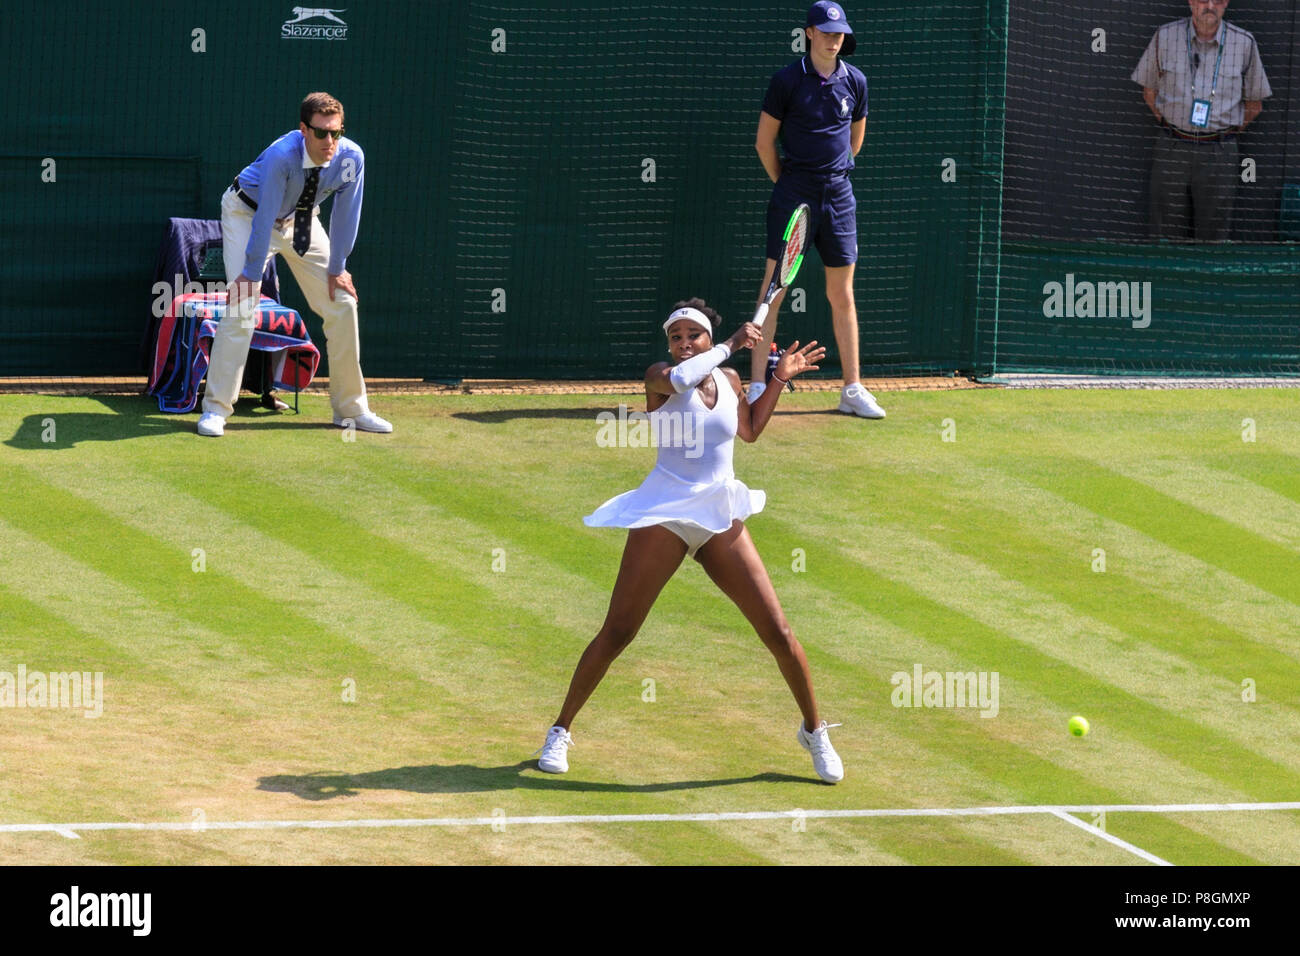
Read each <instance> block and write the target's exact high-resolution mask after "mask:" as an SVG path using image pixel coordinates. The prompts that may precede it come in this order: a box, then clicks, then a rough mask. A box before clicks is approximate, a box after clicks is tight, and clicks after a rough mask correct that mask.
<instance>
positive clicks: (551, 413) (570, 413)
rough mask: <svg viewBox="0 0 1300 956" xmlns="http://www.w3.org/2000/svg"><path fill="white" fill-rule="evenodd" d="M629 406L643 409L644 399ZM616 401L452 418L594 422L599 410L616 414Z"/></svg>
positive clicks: (489, 422)
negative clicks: (608, 403) (544, 419)
mask: <svg viewBox="0 0 1300 956" xmlns="http://www.w3.org/2000/svg"><path fill="white" fill-rule="evenodd" d="M629 407H630V408H632V409H635V410H639V411H645V401H644V400H642V401H641V402H640V404H637V405H629ZM617 409H618V403H617V402H616V403H614V404H613V405H591V406H589V407H587V408H498V409H496V410H495V411H491V412H453V413H452V415H451V417H452V418H459V419H461V420H462V421H466V422H477V423H478V424H480V425H500V424H502V423H504V422H512V421H516V420H517V419H522V418H556V419H570V420H573V421H588V422H595V421H596V416H597V415H599V414H600V413H601V412H615V414H617V411H616V410H617Z"/></svg>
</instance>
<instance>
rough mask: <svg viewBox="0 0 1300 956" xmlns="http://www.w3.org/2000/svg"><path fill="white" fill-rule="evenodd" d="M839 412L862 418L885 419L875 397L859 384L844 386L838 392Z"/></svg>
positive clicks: (883, 411) (883, 412)
mask: <svg viewBox="0 0 1300 956" xmlns="http://www.w3.org/2000/svg"><path fill="white" fill-rule="evenodd" d="M839 410H840V411H841V412H849V413H850V414H852V415H861V416H862V417H863V418H884V417H885V410H884V409H883V408H881V407H880V406H879V405H878V404H876V397H875V396H874V395H872V394H871V393H870V392H868V391H867V390H866V389H865V388H863V387H862V384H861V383H860V382H854V383H853V384H852V385H845V386H844V388H842V389H841V390H840V407H839Z"/></svg>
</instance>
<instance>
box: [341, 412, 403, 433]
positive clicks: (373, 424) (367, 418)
mask: <svg viewBox="0 0 1300 956" xmlns="http://www.w3.org/2000/svg"><path fill="white" fill-rule="evenodd" d="M348 422H352V424H353V425H354V426H355V427H356V430H357V431H359V432H379V433H380V434H384V435H386V434H388V433H389V432H391V431H392V430H393V426H392V423H391V422H388V421H385V420H384V419H382V418H380V417H379V416H378V415H376V414H375V413H374V412H362V413H361V414H360V415H352V416H347V417H345V416H342V415H335V416H334V424H335V425H338V426H339V427H340V428H347V427H348V425H347V423H348Z"/></svg>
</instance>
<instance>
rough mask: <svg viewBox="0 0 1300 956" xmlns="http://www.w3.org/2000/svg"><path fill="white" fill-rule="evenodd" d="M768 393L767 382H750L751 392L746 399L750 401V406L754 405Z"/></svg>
mask: <svg viewBox="0 0 1300 956" xmlns="http://www.w3.org/2000/svg"><path fill="white" fill-rule="evenodd" d="M766 391H767V383H766V382H750V383H749V392H748V393H747V394H746V396H745V397H746V398H747V399H748V400H749V404H751V405H753V404H754V403H755V402H756V401H758V399H759V396H761V395H762V394H763V393H764V392H766Z"/></svg>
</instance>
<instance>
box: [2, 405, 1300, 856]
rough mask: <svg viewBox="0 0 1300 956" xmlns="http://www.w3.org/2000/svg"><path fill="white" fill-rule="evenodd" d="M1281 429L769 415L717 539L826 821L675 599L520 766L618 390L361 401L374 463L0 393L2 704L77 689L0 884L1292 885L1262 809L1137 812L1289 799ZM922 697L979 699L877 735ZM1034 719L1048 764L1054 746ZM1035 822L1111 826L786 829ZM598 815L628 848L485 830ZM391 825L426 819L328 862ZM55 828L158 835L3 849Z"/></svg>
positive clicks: (765, 722) (53, 729) (579, 629)
mask: <svg viewBox="0 0 1300 956" xmlns="http://www.w3.org/2000/svg"><path fill="white" fill-rule="evenodd" d="M1295 399H1296V393H1295V392H1294V390H1284V389H1277V390H1268V389H1258V390H1223V391H1218V390H1215V391H1154V392H1152V391H1095V392H1093V391H1032V392H1023V391H1005V390H971V391H952V392H944V393H934V392H928V393H897V394H895V395H890V396H889V401H888V402H887V403H886V404H887V407H888V409H889V418H888V419H886V420H885V421H883V422H879V423H870V422H864V421H860V420H851V419H848V418H846V417H843V416H838V415H835V414H833V413H830V412H828V411H826V409H827V408H828V407H829V406H831V405H832V404H833V401H832V399H831V397H830V396H829V395H825V394H810V393H808V392H802V393H799V394H795V395H789V396H786V397H785V398H784V399H783V400H782V405H781V408H780V410H779V412H778V414H777V416H776V418H775V419H774V420H773V422H772V424H771V425H770V426H769V428H768V431H767V432H766V433H765V434H764V436H763V438H762V440H761V441H760V442H758V443H757V444H756V445H753V446H739V447H738V448H737V451H736V473H737V476H738V477H739V478H740V479H741V480H743V481H745V482H746V483H747V484H749V485H750V486H751V487H753V488H761V489H764V490H765V491H766V492H767V493H768V505H767V510H766V511H765V512H763V513H762V514H760V515H757V516H755V517H754V518H753V519H751V521H750V522H749V525H750V529H751V531H752V533H753V536H754V539H755V541H756V543H757V545H758V548H759V550H760V552H761V553H762V554H763V556H764V559H765V561H766V563H767V565H768V568H769V572H770V574H771V576H772V579H773V582H774V584H775V586H776V589H777V592H778V593H779V594H780V596H781V598H782V602H783V604H784V606H785V609H786V612H787V615H788V616H789V618H790V620H791V623H792V624H793V626H794V629H795V632H796V634H797V635H798V636H799V638H800V640H801V641H802V642H803V643H804V646H805V647H806V649H807V651H808V655H809V660H810V663H811V665H812V668H813V677H814V680H815V681H816V686H817V692H818V696H819V700H820V703H821V706H822V711H823V713H824V715H825V716H826V717H827V718H828V719H829V720H831V721H832V722H842V723H843V725H844V726H843V727H841V728H839V729H838V730H836V731H834V732H833V734H834V740H835V744H836V747H837V749H838V750H839V753H840V754H841V756H842V757H843V759H844V763H845V769H846V778H845V780H844V782H843V783H842V784H840V785H839V786H836V787H828V786H824V785H821V784H820V783H818V782H816V779H815V776H814V774H813V771H812V766H811V763H810V761H809V760H808V756H807V754H806V753H805V752H804V751H803V750H801V749H800V748H799V746H798V745H797V744H796V742H795V740H794V730H795V725H796V723H797V721H798V715H797V711H796V710H795V708H794V705H793V702H792V701H791V700H790V698H789V694H788V692H787V691H786V689H785V686H784V684H783V683H782V681H781V678H780V675H779V673H778V672H777V669H776V667H775V665H774V663H773V662H772V660H771V659H770V657H768V655H767V653H766V651H764V650H763V648H762V645H761V644H760V643H759V641H758V639H757V638H756V637H755V636H754V635H753V634H752V633H751V632H750V631H749V630H748V627H747V625H746V624H745V623H744V621H743V619H742V618H741V617H740V614H739V612H737V611H736V610H735V609H734V608H733V607H732V606H731V605H730V604H729V603H727V602H726V600H725V598H723V597H722V596H721V595H720V594H718V593H717V592H716V590H715V589H714V587H713V585H712V584H711V583H710V582H709V581H708V580H707V578H706V577H705V576H704V574H703V572H702V571H701V570H700V569H699V567H698V566H696V565H694V563H693V562H687V564H686V565H684V566H683V568H682V569H681V571H679V572H678V575H677V577H676V578H675V579H674V580H673V581H672V582H671V583H670V584H669V586H668V588H667V589H666V590H665V592H664V594H663V595H662V597H661V598H660V600H659V602H658V604H657V605H656V607H655V610H654V611H653V612H652V613H651V616H650V618H649V620H648V622H647V624H646V627H645V629H644V630H643V632H642V634H641V636H640V637H639V638H638V639H637V641H636V642H634V643H633V644H632V646H631V647H630V648H629V650H628V651H627V652H626V653H625V654H624V656H623V657H622V658H621V659H620V660H619V661H618V662H617V663H616V664H615V665H614V667H613V668H612V669H611V671H610V673H609V676H608V677H607V678H606V680H605V682H604V683H603V684H602V685H601V687H600V688H599V690H598V691H597V692H596V694H595V696H594V697H593V698H592V700H591V703H590V704H589V705H588V707H587V708H586V709H585V710H584V711H583V713H582V714H581V715H580V717H579V720H578V722H577V723H575V725H574V728H573V729H574V736H575V739H576V741H577V747H576V749H575V750H574V751H573V752H572V753H571V755H570V760H571V765H572V770H571V771H570V773H569V774H568V775H566V776H563V777H552V776H548V775H545V774H542V773H540V772H539V771H537V770H536V769H535V767H534V764H533V761H532V759H531V757H530V755H531V754H532V753H533V751H535V750H536V749H537V748H538V747H539V746H540V745H541V742H542V737H543V734H544V732H545V730H546V728H547V726H549V722H550V721H551V719H552V718H553V717H554V716H555V711H556V709H557V708H558V706H559V703H560V700H561V698H562V696H563V693H564V690H565V687H566V686H567V682H568V679H569V676H570V674H571V672H572V668H573V665H574V662H575V661H576V659H577V656H578V654H579V653H580V652H581V650H582V648H583V647H584V646H585V644H586V642H587V641H588V640H590V638H591V636H592V635H593V634H594V633H595V630H596V628H597V627H598V626H599V624H600V621H601V618H602V616H603V613H604V610H605V606H606V602H607V600H608V596H609V589H610V587H611V585H612V583H613V580H614V575H615V572H616V570H617V567H618V561H619V556H620V554H621V551H622V547H623V541H624V534H623V533H621V532H615V531H608V530H595V529H588V528H585V527H584V526H583V525H582V521H581V518H582V516H583V515H584V514H587V513H589V512H590V511H591V510H592V509H593V508H594V507H595V506H596V505H598V504H600V503H601V502H602V501H604V500H605V499H606V498H608V497H610V496H612V495H614V494H616V493H618V492H620V491H625V490H627V489H629V488H632V487H635V486H636V485H637V484H638V483H639V482H640V481H641V479H642V478H643V477H644V475H645V473H646V472H647V471H648V470H649V468H650V466H651V464H652V462H653V454H654V453H653V451H652V450H649V449H627V448H622V449H620V448H603V447H599V446H598V445H597V443H596V433H597V427H598V426H597V422H596V415H597V413H598V412H601V411H608V410H614V409H616V408H617V405H618V403H619V402H620V401H625V400H627V398H626V397H600V396H591V395H568V396H566V395H541V396H521V395H505V396H489V397H437V398H430V397H424V396H401V397H380V398H377V399H376V400H375V408H376V410H377V411H379V412H380V413H381V414H383V415H385V417H388V418H389V419H391V420H392V421H393V423H394V425H395V427H396V432H395V434H393V435H390V436H378V435H369V434H358V435H356V436H355V437H356V440H355V441H354V442H347V441H344V440H343V433H342V432H340V431H339V430H337V429H331V428H329V427H327V425H326V424H325V423H326V422H327V420H328V415H329V412H328V404H327V401H326V399H325V398H324V397H322V396H306V397H305V398H304V399H303V415H302V416H301V417H295V416H293V415H291V414H290V415H280V416H272V415H265V414H262V413H258V412H251V411H247V410H245V407H244V406H241V409H240V413H238V414H237V415H236V416H235V417H234V418H232V419H231V421H230V426H229V428H228V429H227V433H226V436H225V437H224V438H222V439H220V440H215V441H214V440H203V439H200V438H198V437H197V436H196V435H195V434H194V431H193V429H194V416H192V415H191V416H175V417H171V416H164V415H161V414H158V413H156V412H152V411H151V410H150V409H151V405H150V403H149V402H148V401H147V400H145V399H142V398H86V397H81V398H75V397H45V396H34V395H22V396H3V397H0V487H2V488H3V490H4V499H3V500H4V503H3V507H2V508H0V672H8V673H10V674H14V673H16V672H17V671H18V669H19V667H20V666H21V667H23V668H25V670H26V671H27V672H28V673H31V672H44V673H47V674H53V673H61V672H70V671H79V672H102V674H103V700H102V716H99V717H97V718H87V717H85V716H83V711H82V710H80V709H73V708H53V707H44V708H40V707H35V708H18V707H6V708H4V709H2V710H0V721H3V728H4V731H5V732H4V733H3V734H0V767H3V769H4V771H5V772H4V773H3V774H0V805H3V807H4V809H3V811H2V812H0V847H2V848H3V850H4V853H5V854H6V857H7V859H10V860H12V861H21V862H30V863H92V862H107V863H128V864H131V863H146V864H147V863H183V862H198V863H244V862H250V863H283V862H301V863H365V862H384V863H435V862H449V863H450V862H457V863H469V862H505V863H537V862H589V863H623V862H647V863H690V862H712V863H770V862H787V863H923V864H938V863H948V864H967V863H970V864H982V863H1029V864H1035V863H1036V864H1046V863H1063V862H1070V863H1084V864H1093V863H1095V864H1114V863H1120V864H1126V863H1134V864H1144V863H1145V860H1144V859H1143V858H1142V857H1141V856H1139V855H1138V854H1137V853H1135V852H1134V849H1138V850H1141V851H1144V852H1145V853H1147V854H1150V855H1153V856H1154V857H1157V858H1159V859H1162V860H1165V861H1169V862H1172V863H1175V864H1245V863H1291V864H1295V863H1300V813H1298V812H1297V811H1296V810H1295V809H1282V810H1255V811H1248V810H1240V811H1231V810H1219V811H1214V812H1206V811H1200V810H1198V811H1190V810H1186V809H1183V810H1178V811H1168V810H1159V809H1157V808H1159V807H1163V806H1166V805H1180V806H1185V805H1189V804H1211V805H1223V804H1254V803H1269V802H1277V801H1291V800H1295V799H1296V794H1297V793H1300V719H1298V718H1300V677H1298V668H1297V658H1298V657H1300V651H1298V650H1297V641H1296V636H1297V634H1298V633H1300V421H1298V420H1297V417H1296V415H1295ZM634 401H635V400H634ZM945 420H947V421H945ZM1247 420H1249V421H1247ZM945 436H946V437H949V438H953V439H955V440H951V441H948V440H945ZM47 437H49V438H53V441H44V440H43V438H47ZM1244 437H1245V438H1253V440H1250V441H1247V440H1243V438H1244ZM738 444H739V443H738ZM1102 552H1104V554H1103V553H1102ZM1103 561H1104V570H1101V567H1102V562H1103ZM796 566H801V567H802V570H795V567H796ZM918 665H919V666H920V667H921V669H922V671H924V672H929V671H936V672H941V673H946V672H949V671H951V672H963V673H964V672H979V673H984V674H986V675H992V674H996V675H997V677H998V684H997V687H998V699H997V707H996V715H995V716H989V717H984V716H981V710H980V708H978V707H972V706H966V707H956V706H933V707H930V706H914V707H896V706H894V700H893V699H892V698H893V697H894V696H895V691H896V689H897V688H896V687H895V683H894V681H893V680H892V678H893V676H894V675H896V674H900V673H903V674H907V675H912V674H913V673H914V670H915V668H916V667H917V666H918ZM346 697H354V698H355V699H354V700H346V699H345V698H346ZM1251 697H1253V698H1254V699H1253V700H1252V699H1244V698H1251ZM651 698H653V699H652V700H651ZM990 711H991V708H985V712H990ZM1073 714H1082V715H1084V716H1086V717H1087V718H1088V719H1089V720H1090V721H1091V725H1092V730H1091V733H1090V734H1089V735H1088V736H1086V737H1083V738H1073V737H1071V736H1070V735H1069V734H1068V733H1067V732H1066V721H1067V720H1068V718H1069V717H1070V716H1071V715H1073ZM1062 805H1064V806H1070V807H1084V806H1092V805H1140V806H1142V807H1147V808H1149V809H1147V810H1144V811H1126V812H1118V811H1117V812H1110V813H1107V814H1106V815H1105V817H1104V826H1105V834H1106V835H1108V836H1111V837H1114V838H1117V839H1118V840H1119V841H1120V843H1116V842H1112V841H1109V840H1107V839H1104V838H1103V837H1102V835H1101V832H1086V831H1084V830H1083V829H1080V828H1078V827H1076V826H1070V825H1069V824H1068V823H1067V822H1066V821H1065V820H1062V819H1060V814H1056V815H1053V814H1052V813H1051V812H1037V813H1014V814H1013V813H1002V814H987V813H986V814H975V815H966V816H858V817H833V816H830V817H828V816H822V815H819V814H822V813H824V812H826V811H845V810H852V811H865V810H905V809H920V808H946V809H960V808H993V807H997V808H1012V807H1053V806H1062ZM794 810H800V811H806V813H805V814H804V815H799V814H789V812H790V811H794ZM764 811H766V812H769V814H768V816H761V815H759V816H753V817H748V818H741V819H710V818H707V817H706V818H704V819H683V818H682V817H685V816H690V815H707V814H731V813H746V812H751V813H755V814H761V812H764ZM632 814H653V815H662V817H661V818H657V819H654V820H637V821H623V820H614V821H603V822H602V821H592V820H575V821H570V822H534V823H525V822H517V821H518V818H536V817H554V816H560V817H592V816H602V815H603V816H611V815H613V816H621V815H632ZM780 814H789V815H787V816H781V815H780ZM1067 815H1070V816H1072V817H1073V818H1074V819H1076V820H1078V821H1080V822H1083V823H1087V824H1092V823H1095V822H1098V823H1099V822H1102V818H1100V817H1096V816H1094V815H1093V814H1092V813H1089V812H1086V811H1083V810H1077V811H1075V812H1074V813H1072V814H1067ZM397 820H402V821H423V822H422V823H420V824H419V825H414V824H413V825H406V826H401V827H396V826H388V827H381V826H375V825H373V824H371V825H365V826H362V825H359V824H360V823H361V822H363V821H366V822H373V821H397ZM275 821H280V822H288V821H300V822H309V821H314V822H322V823H329V824H343V823H347V822H349V821H351V822H353V823H356V824H358V825H356V826H332V827H331V828H329V829H309V828H305V827H292V828H282V829H275V828H270V827H269V824H270V823H273V822H275ZM455 821H459V822H455ZM488 821H490V822H488ZM250 822H259V824H260V825H259V827H258V828H253V827H251V826H250V827H240V828H231V829H226V828H222V825H223V824H229V823H250ZM90 823H142V824H166V825H170V826H172V827H173V829H147V830H122V829H114V830H97V829H94V828H91V827H87V828H72V829H70V830H68V831H67V832H65V833H64V834H63V835H60V834H59V833H56V832H52V831H38V832H15V829H14V826H13V825H16V824H90ZM1121 843H1122V844H1123V845H1121Z"/></svg>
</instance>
